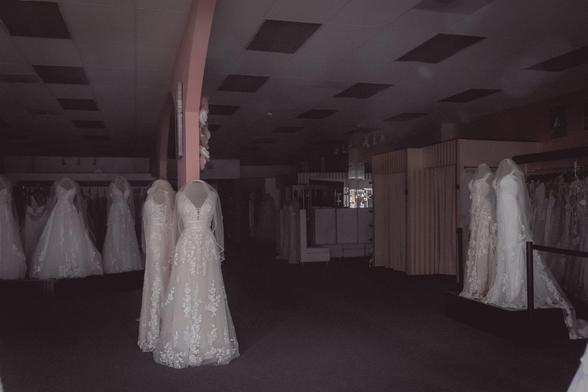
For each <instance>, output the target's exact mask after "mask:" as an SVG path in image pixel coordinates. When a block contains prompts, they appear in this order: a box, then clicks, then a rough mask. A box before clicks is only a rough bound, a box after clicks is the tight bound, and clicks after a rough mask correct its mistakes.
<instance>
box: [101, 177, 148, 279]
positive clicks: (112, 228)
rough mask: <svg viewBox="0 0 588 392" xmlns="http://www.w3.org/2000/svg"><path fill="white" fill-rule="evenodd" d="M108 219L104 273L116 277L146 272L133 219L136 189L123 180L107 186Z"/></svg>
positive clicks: (104, 250)
mask: <svg viewBox="0 0 588 392" xmlns="http://www.w3.org/2000/svg"><path fill="white" fill-rule="evenodd" d="M108 204H109V206H108V220H107V228H106V237H105V239H104V247H103V248H102V254H103V257H104V272H105V273H107V274H114V273H118V272H128V271H136V270H140V269H143V263H142V261H141V252H140V251H139V244H138V242H137V232H136V231H135V219H134V218H133V211H134V202H133V190H132V188H131V186H130V185H129V183H128V181H127V180H125V179H124V178H123V177H116V178H115V179H114V181H113V182H112V183H111V184H110V186H109V187H108Z"/></svg>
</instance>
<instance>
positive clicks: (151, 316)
mask: <svg viewBox="0 0 588 392" xmlns="http://www.w3.org/2000/svg"><path fill="white" fill-rule="evenodd" d="M174 199H175V192H174V190H173V188H172V187H171V185H170V184H169V183H168V182H167V181H165V180H157V181H155V183H154V184H153V185H152V186H151V187H150V188H149V190H148V191H147V200H146V201H145V204H144V205H143V238H144V248H145V278H144V280H143V300H142V302H141V317H140V318H139V340H138V342H137V344H138V345H139V347H140V348H141V350H142V351H153V350H155V346H156V343H157V340H158V339H159V332H160V325H161V303H162V300H163V298H164V295H165V289H166V287H167V283H168V280H169V271H170V266H171V262H172V258H173V254H174V246H175V243H174V230H175V223H174V210H173V207H174Z"/></svg>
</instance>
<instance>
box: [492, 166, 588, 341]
mask: <svg viewBox="0 0 588 392" xmlns="http://www.w3.org/2000/svg"><path fill="white" fill-rule="evenodd" d="M494 188H495V189H496V223H497V239H496V277H495V279H494V284H493V285H492V287H491V288H490V290H489V292H488V295H487V296H486V299H485V301H486V302H487V303H489V304H493V305H496V306H500V307H503V308H509V309H526V307H527V276H526V242H527V241H532V235H531V230H530V228H529V223H528V222H529V219H528V214H529V199H528V194H527V187H526V184H525V177H524V174H523V172H522V171H521V169H520V168H519V167H518V166H517V165H516V164H515V163H514V162H513V161H512V160H510V159H505V160H503V161H502V162H501V163H500V166H499V167H498V170H497V172H496V178H495V180H494ZM533 266H534V277H533V278H534V299H535V307H537V308H561V309H562V310H563V311H564V313H565V322H566V325H567V327H568V331H569V334H570V338H573V339H575V338H578V337H584V336H588V331H587V328H586V325H585V322H583V321H581V320H580V321H578V320H576V317H575V314H574V309H573V307H572V306H571V304H570V303H569V301H568V299H567V298H566V296H565V294H564V293H563V291H562V290H561V288H560V287H559V285H558V284H557V282H556V281H555V279H554V278H553V275H552V274H551V273H550V271H549V270H548V269H547V268H546V267H545V265H544V263H543V261H542V258H541V256H540V255H539V253H538V252H534V265H533Z"/></svg>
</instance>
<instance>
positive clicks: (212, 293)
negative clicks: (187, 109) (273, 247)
mask: <svg viewBox="0 0 588 392" xmlns="http://www.w3.org/2000/svg"><path fill="white" fill-rule="evenodd" d="M176 215H177V219H178V231H179V232H178V234H179V237H178V239H177V244H176V248H175V253H174V258H173V264H172V270H171V276H170V281H169V285H168V288H167V295H166V299H165V302H164V305H163V308H162V320H161V322H162V325H161V334H160V339H159V342H158V344H157V348H156V350H155V352H154V359H155V361H156V362H158V363H160V364H163V365H167V366H170V367H173V368H185V367H188V366H200V365H207V364H213V365H224V364H228V363H229V362H230V361H231V360H232V359H234V358H236V357H238V356H239V346H238V343H237V337H236V334H235V328H234V326H233V321H232V318H231V314H230V312H229V306H228V303H227V295H226V293H225V287H224V283H223V276H222V271H221V261H222V260H223V259H224V256H223V252H224V249H223V226H222V213H221V210H220V200H219V198H218V194H217V193H216V191H214V189H212V187H210V186H209V185H208V184H206V183H205V182H202V181H195V182H192V183H189V184H187V185H185V186H184V187H183V188H182V189H181V190H180V191H179V192H178V193H177V195H176Z"/></svg>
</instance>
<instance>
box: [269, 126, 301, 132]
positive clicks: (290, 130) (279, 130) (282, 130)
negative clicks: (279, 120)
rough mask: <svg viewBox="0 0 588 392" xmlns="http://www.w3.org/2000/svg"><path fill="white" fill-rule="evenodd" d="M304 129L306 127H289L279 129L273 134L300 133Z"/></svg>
mask: <svg viewBox="0 0 588 392" xmlns="http://www.w3.org/2000/svg"><path fill="white" fill-rule="evenodd" d="M303 129H304V127H291V126H287V127H277V128H276V129H274V130H273V131H272V132H273V133H298V132H300V131H302V130H303Z"/></svg>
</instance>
